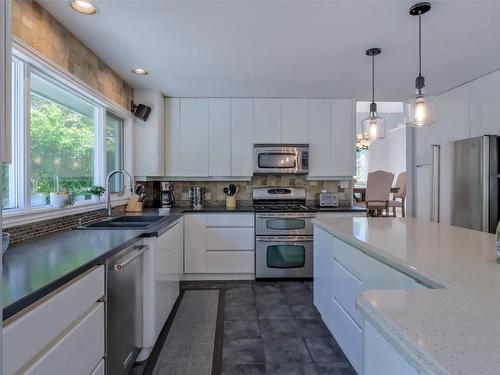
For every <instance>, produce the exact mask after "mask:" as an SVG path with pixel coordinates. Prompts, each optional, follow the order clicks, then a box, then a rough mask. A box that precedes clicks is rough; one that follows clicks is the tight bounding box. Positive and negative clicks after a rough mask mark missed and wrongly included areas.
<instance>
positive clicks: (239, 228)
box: [184, 213, 255, 274]
mask: <svg viewBox="0 0 500 375" xmlns="http://www.w3.org/2000/svg"><path fill="white" fill-rule="evenodd" d="M254 231H255V224H254V214H253V213H241V214H240V213H231V214H224V213H220V214H201V213H200V214H188V215H186V216H185V246H184V253H185V257H184V259H185V263H184V270H185V273H187V274H216V273H222V274H238V273H240V274H241V273H253V272H254V270H255V259H254V258H255V250H254V246H255V245H254V243H255V239H254Z"/></svg>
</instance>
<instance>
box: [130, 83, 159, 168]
mask: <svg viewBox="0 0 500 375" xmlns="http://www.w3.org/2000/svg"><path fill="white" fill-rule="evenodd" d="M134 101H135V102H136V103H141V104H145V105H147V106H149V107H151V114H150V115H149V118H148V120H147V121H141V120H139V119H135V126H134V158H135V166H134V175H136V176H163V173H164V171H165V167H164V161H165V157H164V155H165V154H164V129H165V104H164V98H163V95H162V94H161V93H160V92H155V91H142V90H136V91H134Z"/></svg>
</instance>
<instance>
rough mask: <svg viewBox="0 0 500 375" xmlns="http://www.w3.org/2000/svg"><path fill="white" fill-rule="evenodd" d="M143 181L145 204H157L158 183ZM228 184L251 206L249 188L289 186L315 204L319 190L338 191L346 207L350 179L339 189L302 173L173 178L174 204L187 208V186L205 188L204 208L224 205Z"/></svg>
mask: <svg viewBox="0 0 500 375" xmlns="http://www.w3.org/2000/svg"><path fill="white" fill-rule="evenodd" d="M141 183H143V184H145V187H146V194H147V199H146V201H145V206H146V207H157V206H159V199H160V198H159V197H160V195H159V193H160V183H159V182H156V181H148V182H141ZM230 183H233V184H234V185H240V192H239V193H238V194H237V195H236V200H237V204H238V206H251V205H252V189H253V188H254V187H258V186H285V187H286V186H290V187H304V188H305V189H306V200H307V201H308V204H310V205H314V204H315V203H316V199H317V194H318V193H320V192H321V191H322V190H326V191H328V192H333V193H338V194H339V205H341V206H350V205H351V197H352V181H349V187H348V188H341V187H340V181H326V180H324V181H309V180H307V179H306V178H305V176H300V175H294V176H290V175H283V176H254V177H252V180H251V181H234V182H231V181H175V182H174V195H175V199H176V204H175V205H176V206H177V207H189V197H188V192H189V188H190V187H191V186H203V187H205V205H206V206H207V207H215V206H224V205H225V202H226V195H225V194H224V192H223V189H224V187H226V186H228V185H229V184H230Z"/></svg>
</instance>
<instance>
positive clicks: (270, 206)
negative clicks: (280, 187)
mask: <svg viewBox="0 0 500 375" xmlns="http://www.w3.org/2000/svg"><path fill="white" fill-rule="evenodd" d="M253 208H254V209H255V211H260V212H265V211H268V212H270V211H272V212H314V211H315V210H314V209H312V208H310V207H308V206H306V205H305V204H304V203H271V202H266V203H254V205H253Z"/></svg>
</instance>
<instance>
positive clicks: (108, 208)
mask: <svg viewBox="0 0 500 375" xmlns="http://www.w3.org/2000/svg"><path fill="white" fill-rule="evenodd" d="M118 173H121V174H122V175H124V176H125V175H126V176H127V177H128V182H129V187H130V192H131V193H132V192H133V191H134V190H133V183H132V176H131V175H130V173H128V172H127V171H126V170H125V169H115V170H114V171H111V172H109V174H108V176H107V177H106V194H107V199H106V201H107V206H106V209H107V211H108V217H111V216H112V209H111V193H110V191H109V180H110V179H111V177H113V176H114V175H115V174H118Z"/></svg>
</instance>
